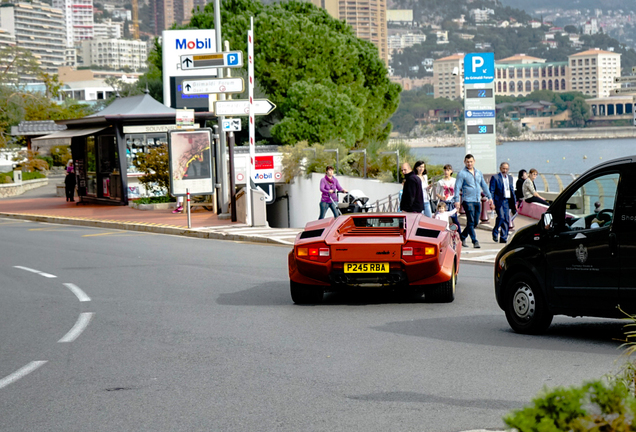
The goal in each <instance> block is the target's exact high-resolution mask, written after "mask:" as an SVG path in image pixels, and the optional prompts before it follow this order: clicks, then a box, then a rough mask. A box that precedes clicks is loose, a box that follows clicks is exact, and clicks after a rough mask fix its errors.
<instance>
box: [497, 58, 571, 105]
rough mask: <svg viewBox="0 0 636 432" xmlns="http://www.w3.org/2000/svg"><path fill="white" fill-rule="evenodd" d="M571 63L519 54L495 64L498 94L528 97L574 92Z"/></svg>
mask: <svg viewBox="0 0 636 432" xmlns="http://www.w3.org/2000/svg"><path fill="white" fill-rule="evenodd" d="M569 82H570V79H569V75H568V63H567V62H565V61H563V62H546V61H545V59H541V58H537V57H532V56H529V55H526V54H517V55H514V56H511V57H507V58H505V59H501V60H497V61H496V63H495V94H498V95H506V96H526V95H528V94H530V93H532V92H533V91H535V90H552V91H557V92H565V91H569V90H570V86H569Z"/></svg>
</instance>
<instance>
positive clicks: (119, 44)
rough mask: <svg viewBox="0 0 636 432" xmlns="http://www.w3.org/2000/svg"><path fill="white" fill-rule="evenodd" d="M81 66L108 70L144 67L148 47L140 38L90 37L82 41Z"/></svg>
mask: <svg viewBox="0 0 636 432" xmlns="http://www.w3.org/2000/svg"><path fill="white" fill-rule="evenodd" d="M82 59H83V60H82V66H100V67H106V68H108V69H110V70H121V69H122V68H125V67H127V68H130V69H133V70H136V71H137V70H140V69H144V68H146V60H147V59H148V47H147V44H146V42H144V41H140V40H124V39H92V40H86V41H83V42H82Z"/></svg>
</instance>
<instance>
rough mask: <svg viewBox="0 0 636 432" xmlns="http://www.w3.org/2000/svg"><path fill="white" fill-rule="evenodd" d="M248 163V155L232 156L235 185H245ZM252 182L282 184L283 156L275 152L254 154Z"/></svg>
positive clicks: (236, 154)
mask: <svg viewBox="0 0 636 432" xmlns="http://www.w3.org/2000/svg"><path fill="white" fill-rule="evenodd" d="M249 163H250V155H249V154H248V153H242V154H238V153H235V154H234V181H235V183H236V184H245V178H246V173H247V168H248V165H249ZM252 181H253V182H254V183H257V184H258V183H284V182H285V180H284V179H283V154H282V153H280V152H276V151H273V152H266V153H256V155H255V156H254V171H253V172H252Z"/></svg>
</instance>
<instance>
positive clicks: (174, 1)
mask: <svg viewBox="0 0 636 432" xmlns="http://www.w3.org/2000/svg"><path fill="white" fill-rule="evenodd" d="M151 7H152V8H153V9H152V10H153V14H154V17H155V34H156V35H160V34H161V32H162V31H163V30H168V29H169V28H170V27H172V24H174V23H177V24H187V23H188V22H190V18H192V9H193V7H194V0H151Z"/></svg>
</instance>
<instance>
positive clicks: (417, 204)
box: [400, 162, 424, 213]
mask: <svg viewBox="0 0 636 432" xmlns="http://www.w3.org/2000/svg"><path fill="white" fill-rule="evenodd" d="M402 174H404V179H405V181H404V187H403V188H402V199H401V200H400V209H401V210H402V211H403V212H406V213H422V212H423V211H424V195H423V194H422V180H420V178H419V177H418V175H417V173H416V172H415V171H413V170H411V165H409V164H408V163H407V162H405V163H404V164H403V165H402Z"/></svg>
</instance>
